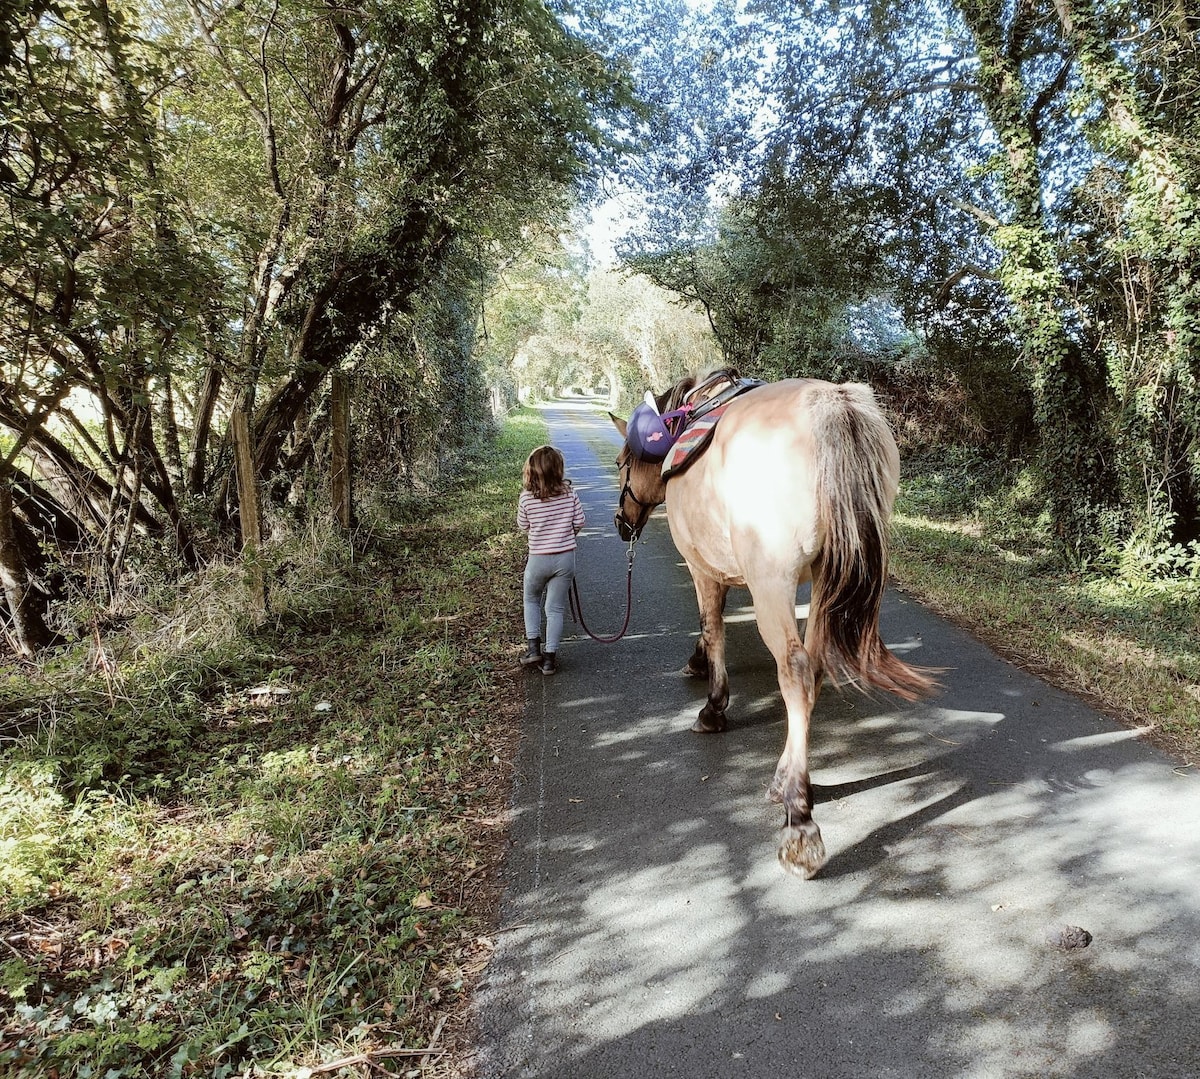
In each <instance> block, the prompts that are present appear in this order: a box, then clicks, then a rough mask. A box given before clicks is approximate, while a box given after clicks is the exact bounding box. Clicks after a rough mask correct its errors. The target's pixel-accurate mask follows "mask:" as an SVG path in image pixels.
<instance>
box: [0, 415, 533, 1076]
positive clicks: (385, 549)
mask: <svg viewBox="0 0 1200 1079" xmlns="http://www.w3.org/2000/svg"><path fill="white" fill-rule="evenodd" d="M544 437H545V430H544V427H543V425H542V424H541V422H540V420H539V419H538V418H537V417H536V416H535V415H534V414H531V413H519V414H517V415H516V416H515V417H514V418H513V420H512V422H510V423H509V424H508V425H507V427H506V429H505V431H504V434H503V436H502V437H501V439H500V440H499V442H498V444H497V445H496V446H495V447H494V449H493V450H492V452H491V453H490V454H489V455H488V456H486V457H484V458H482V459H480V460H478V461H475V462H473V465H472V467H471V469H470V472H469V474H468V475H467V476H466V477H465V478H464V479H463V480H462V481H461V482H459V483H458V484H457V485H456V486H455V487H454V488H452V489H451V490H448V491H446V492H442V493H440V494H439V495H438V496H437V497H425V498H400V497H395V496H384V495H376V496H375V497H373V498H372V499H371V504H370V505H369V506H367V507H364V509H365V512H364V517H365V519H366V522H367V523H365V524H364V525H362V526H361V527H360V529H359V530H358V533H357V534H356V535H355V536H354V537H352V538H351V539H350V540H345V539H341V538H338V537H336V536H329V537H327V538H324V539H320V538H317V537H318V531H319V530H314V532H313V533H312V534H311V535H310V536H308V537H307V538H305V539H298V540H297V541H295V542H293V543H292V544H290V545H288V546H287V547H286V548H283V549H280V550H277V551H275V552H273V554H272V557H273V559H274V562H273V565H272V580H273V582H274V583H273V595H272V608H271V611H272V613H271V615H270V617H269V618H268V620H267V622H266V623H265V624H264V625H262V626H260V627H259V628H257V629H254V630H242V631H240V632H236V633H229V632H223V631H222V632H218V629H217V627H224V626H226V625H227V623H228V622H229V619H228V618H226V617H225V612H227V611H228V610H229V609H230V607H231V606H232V607H235V608H236V607H237V603H236V602H232V603H231V601H230V598H229V592H228V586H229V585H230V584H231V583H236V580H237V575H236V574H226V575H225V577H224V578H223V580H224V584H223V586H222V587H221V588H214V587H213V586H211V584H210V585H207V586H206V585H204V584H202V583H200V582H197V583H196V584H195V585H194V586H193V588H192V591H191V592H190V593H189V596H185V597H184V598H183V601H182V603H181V605H180V607H179V609H178V610H177V611H175V612H169V613H164V614H163V615H162V616H161V617H160V618H159V619H158V621H157V622H155V621H154V620H153V619H149V618H143V619H141V620H140V628H139V630H138V634H140V635H134V634H133V633H127V634H124V635H121V636H115V635H114V636H111V637H108V638H102V639H97V640H93V641H91V642H87V643H84V644H81V645H80V646H79V647H78V648H77V649H75V650H73V651H70V652H67V653H64V654H62V655H59V656H57V657H55V658H54V659H53V660H51V661H49V662H47V663H46V664H45V666H44V667H43V668H41V669H40V670H38V671H37V672H29V671H27V670H18V669H13V670H9V671H6V672H4V673H3V674H2V675H0V678H2V679H3V680H2V681H0V715H2V716H3V719H0V936H2V938H3V941H4V942H5V945H4V947H3V949H2V951H0V1019H2V1020H3V1021H2V1023H0V1029H2V1030H3V1033H0V1073H3V1074H4V1075H5V1076H12V1077H13V1079H33V1077H35V1076H36V1077H39V1079H42V1077H47V1076H54V1075H63V1076H66V1075H71V1076H79V1077H84V1079H86V1077H88V1076H97V1077H100V1076H103V1077H108V1079H118V1077H143V1076H144V1077H150V1076H154V1077H159V1076H181V1077H182V1076H206V1077H209V1076H211V1077H214V1079H220V1077H225V1076H240V1075H249V1074H254V1075H276V1076H294V1075H301V1074H304V1071H303V1069H304V1068H306V1067H313V1066H318V1065H322V1064H329V1063H330V1062H335V1061H338V1060H343V1059H351V1058H354V1057H358V1058H359V1060H360V1062H361V1061H363V1060H370V1061H371V1063H372V1065H374V1068H375V1069H378V1068H382V1069H385V1070H387V1071H389V1072H394V1073H396V1074H409V1073H413V1072H414V1070H415V1069H418V1068H420V1067H421V1060H420V1058H419V1057H412V1056H404V1055H399V1053H398V1051H399V1050H408V1049H413V1048H424V1047H427V1046H428V1045H429V1044H430V1041H431V1039H432V1038H433V1037H434V1034H435V1031H438V1030H439V1029H441V1031H442V1033H441V1035H440V1040H439V1046H442V1045H449V1046H451V1047H452V1046H453V1043H454V1039H455V1038H456V1037H457V1036H458V1033H457V1025H460V1013H461V1011H462V1008H461V1004H462V1001H463V999H464V989H465V987H468V986H469V985H470V982H471V979H472V977H474V975H475V974H476V973H477V972H478V971H479V970H480V969H482V966H483V964H484V963H485V962H486V959H487V957H488V955H489V954H490V942H489V941H488V939H487V937H486V930H487V926H488V924H489V921H488V919H489V915H490V912H491V904H492V903H493V902H494V898H495V883H494V881H495V865H496V861H497V859H498V857H499V851H498V837H499V836H500V835H501V833H502V829H503V812H504V808H505V806H506V802H507V798H508V794H509V780H508V771H507V765H508V762H509V760H510V757H511V754H512V751H513V747H514V745H515V740H516V720H517V717H518V716H519V712H520V707H521V705H522V703H523V700H524V694H523V689H522V688H521V685H520V683H518V682H514V681H513V678H512V674H511V671H512V668H513V666H514V662H513V661H514V657H515V650H516V647H517V644H518V640H519V636H520V629H519V622H520V610H519V598H520V593H519V583H518V582H519V574H520V565H521V562H522V559H523V544H522V542H521V538H520V537H519V536H518V535H517V534H515V530H514V528H513V515H514V508H515V505H516V497H517V493H518V490H519V486H520V474H521V464H522V463H523V461H524V459H525V457H526V456H527V454H528V452H529V451H530V449H532V448H533V447H534V446H536V445H538V444H539V443H540V442H541V441H543V440H544ZM222 589H224V590H222ZM218 608H219V610H220V612H222V613H220V614H219V615H218V614H217V613H216V612H217V611H218ZM206 609H208V610H210V611H211V612H213V613H211V616H210V617H209V618H208V619H207V622H208V623H209V624H210V627H211V631H210V632H208V633H205V632H202V631H201V630H200V629H198V628H197V627H198V626H203V625H204V624H205V622H206V619H205V610H206ZM447 1017H449V1018H450V1023H449V1025H448V1026H446V1027H445V1028H440V1027H439V1024H440V1023H441V1022H442V1021H444V1020H445V1019H446V1018H447ZM437 1061H438V1058H437V1057H436V1055H435V1056H433V1057H431V1058H430V1059H429V1061H427V1062H426V1064H425V1067H424V1069H423V1070H422V1074H429V1075H433V1074H437V1070H438V1064H437ZM376 1073H377V1074H378V1071H376ZM323 1074H344V1075H350V1074H355V1075H357V1074H362V1071H361V1068H360V1067H352V1066H350V1065H347V1066H346V1068H345V1069H338V1070H334V1071H328V1072H324V1073H323Z"/></svg>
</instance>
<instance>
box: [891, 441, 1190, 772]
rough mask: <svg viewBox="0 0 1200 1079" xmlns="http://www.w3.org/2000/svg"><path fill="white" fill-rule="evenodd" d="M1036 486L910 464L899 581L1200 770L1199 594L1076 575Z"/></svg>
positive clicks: (1158, 583)
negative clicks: (1053, 535) (1052, 533)
mask: <svg viewBox="0 0 1200 1079" xmlns="http://www.w3.org/2000/svg"><path fill="white" fill-rule="evenodd" d="M1031 494H1032V492H1031V488H1030V487H1029V483H1028V477H1027V476H1024V475H1022V474H1020V473H1017V474H1007V473H1004V474H1001V473H999V472H997V471H995V470H990V471H989V469H988V468H987V467H986V465H985V464H980V461H979V460H978V458H977V456H971V455H965V456H961V455H960V457H953V456H952V457H947V456H945V455H942V456H941V457H939V458H937V459H925V460H919V459H918V460H915V461H908V462H906V463H905V478H904V480H903V482H902V485H901V496H900V499H899V501H898V503H897V513H896V516H895V518H894V523H893V540H892V571H893V573H894V574H895V576H896V578H897V580H898V581H899V582H900V584H901V585H902V586H903V587H905V588H906V589H908V590H910V591H912V592H913V594H914V595H916V596H917V597H918V598H919V599H921V600H923V601H924V602H926V603H928V604H929V605H930V606H932V607H933V608H934V609H936V610H938V611H939V612H941V613H943V614H945V615H947V616H948V617H950V618H952V619H954V620H955V621H958V622H960V623H961V624H964V625H966V626H968V627H969V628H971V629H972V631H973V632H975V634H976V635H977V636H978V637H980V639H982V640H983V641H985V642H986V643H987V644H989V645H990V646H992V647H993V648H994V649H996V650H997V651H998V652H1000V653H1001V654H1002V655H1005V656H1007V657H1008V658H1010V659H1011V660H1013V661H1014V662H1016V663H1018V664H1022V665H1024V666H1026V667H1029V668H1031V669H1032V670H1034V672H1035V673H1037V674H1039V675H1040V676H1042V677H1044V678H1046V679H1047V680H1049V681H1052V682H1054V683H1055V684H1057V685H1059V686H1060V687H1062V688H1064V689H1066V690H1068V691H1069V692H1074V693H1077V694H1082V695H1084V696H1086V697H1087V698H1089V699H1090V700H1091V701H1092V702H1093V703H1094V704H1095V705H1096V706H1097V707H1099V708H1101V709H1102V710H1105V711H1107V712H1109V713H1110V714H1113V715H1116V716H1118V717H1120V718H1121V719H1122V720H1124V721H1126V722H1128V723H1130V724H1131V725H1135V726H1144V727H1153V728H1154V731H1153V733H1152V734H1151V737H1153V738H1155V739H1156V740H1157V741H1159V742H1160V743H1161V744H1162V745H1163V746H1164V748H1167V749H1168V750H1172V751H1174V752H1177V753H1183V754H1185V755H1186V758H1187V759H1189V760H1195V759H1198V758H1200V586H1198V583H1197V581H1196V580H1194V579H1191V578H1189V577H1176V578H1174V579H1171V578H1160V579H1151V578H1148V577H1144V576H1143V577H1139V576H1134V575H1132V574H1127V575H1125V576H1121V575H1118V574H1116V573H1111V572H1110V573H1104V572H1101V571H1100V570H1099V569H1098V568H1097V569H1094V570H1093V571H1091V572H1088V573H1084V572H1080V571H1074V572H1072V571H1069V570H1067V569H1065V568H1064V567H1063V566H1062V564H1061V562H1060V561H1059V560H1058V559H1057V558H1056V557H1055V556H1054V554H1053V552H1052V545H1051V543H1050V541H1049V537H1048V535H1047V534H1046V532H1045V529H1044V522H1042V521H1040V520H1039V519H1038V518H1037V516H1036V514H1034V513H1033V507H1034V506H1035V505H1036V503H1035V502H1033V501H1032V500H1031Z"/></svg>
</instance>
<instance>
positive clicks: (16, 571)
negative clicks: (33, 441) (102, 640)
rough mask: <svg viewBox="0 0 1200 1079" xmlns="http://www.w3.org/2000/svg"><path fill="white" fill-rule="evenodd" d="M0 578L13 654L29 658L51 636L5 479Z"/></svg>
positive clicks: (0, 483)
mask: <svg viewBox="0 0 1200 1079" xmlns="http://www.w3.org/2000/svg"><path fill="white" fill-rule="evenodd" d="M0 578H2V579H3V584H4V598H5V600H6V601H7V603H8V613H9V617H10V618H11V619H12V627H13V642H14V644H15V647H16V651H17V653H18V654H19V655H22V656H24V657H25V658H27V659H28V658H31V657H32V656H33V655H35V654H36V653H37V652H38V651H40V650H41V649H43V648H45V647H47V646H48V645H50V644H52V643H53V641H54V634H53V633H51V632H50V630H49V628H48V627H47V626H46V621H45V612H44V610H43V609H41V607H42V606H43V605H41V604H39V602H38V596H37V592H36V590H35V589H34V588H33V587H31V585H30V583H29V572H28V570H27V568H26V564H25V557H24V555H23V554H22V552H21V545H20V542H19V540H18V538H17V529H16V522H15V520H14V519H13V496H12V486H11V480H10V478H8V477H5V478H4V479H2V480H0Z"/></svg>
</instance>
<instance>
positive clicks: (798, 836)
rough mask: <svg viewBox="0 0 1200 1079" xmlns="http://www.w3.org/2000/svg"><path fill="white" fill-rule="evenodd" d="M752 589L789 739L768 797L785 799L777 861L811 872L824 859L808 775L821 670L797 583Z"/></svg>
mask: <svg viewBox="0 0 1200 1079" xmlns="http://www.w3.org/2000/svg"><path fill="white" fill-rule="evenodd" d="M752 591H753V594H754V608H755V614H756V616H757V621H758V629H759V632H760V633H761V634H762V638H763V640H764V641H765V642H766V645H767V647H768V648H769V649H770V650H771V654H772V655H773V656H774V657H775V664H776V669H777V672H778V675H779V691H780V694H781V695H782V696H783V703H784V707H785V708H786V709H787V721H788V730H787V742H786V744H785V745H784V747H783V754H782V756H780V758H779V764H778V766H777V767H776V769H775V778H774V779H773V780H772V781H771V786H770V788H769V789H768V791H767V797H768V798H770V799H771V801H773V802H779V803H781V804H782V805H783V810H784V822H783V829H782V831H781V832H780V834H779V862H780V865H782V866H783V868H784V869H786V870H787V871H788V872H789V873H795V874H797V875H799V876H803V877H811V876H813V875H814V874H815V873H816V872H817V870H819V869H820V868H821V866H823V865H824V864H825V844H824V842H823V840H822V839H821V829H820V828H818V827H817V822H816V821H814V820H813V819H812V806H813V799H812V782H811V781H810V780H809V777H808V725H809V719H810V717H811V716H812V709H813V705H814V704H815V703H816V699H817V690H818V688H819V687H820V683H821V672H820V671H819V670H818V669H817V665H816V663H815V662H814V660H813V658H812V656H811V655H810V654H809V652H808V651H807V650H806V649H805V647H804V645H803V644H802V643H801V641H800V633H799V631H798V629H797V626H796V606H795V585H794V584H789V583H787V582H784V583H782V584H776V586H775V587H773V588H771V589H769V590H768V589H752ZM764 592H766V593H767V594H766V595H764V594H763V593H764Z"/></svg>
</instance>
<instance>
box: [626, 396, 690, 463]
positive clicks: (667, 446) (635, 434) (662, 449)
mask: <svg viewBox="0 0 1200 1079" xmlns="http://www.w3.org/2000/svg"><path fill="white" fill-rule="evenodd" d="M686 414H687V410H686V409H677V410H676V411H674V412H668V413H666V414H665V415H662V416H660V415H659V414H658V410H657V409H656V408H655V407H654V406H653V405H652V404H651V403H650V402H649V401H646V402H644V403H642V404H640V405H638V406H637V408H635V409H634V410H633V414H632V415H631V416H630V417H629V423H628V424H626V427H625V441H626V443H628V445H629V450H630V452H631V453H632V454H633V455H634V456H635V457H636V458H638V460H640V461H661V460H663V459H664V458H665V457H666V456H667V454H668V453H669V452H670V450H671V447H672V446H673V445H675V440H676V439H677V438H678V437H679V435H678V434H676V433H673V432H677V431H679V430H680V429H681V428H682V419H683V417H684V416H685V415H686Z"/></svg>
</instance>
